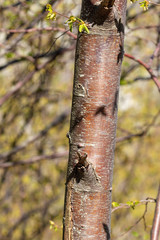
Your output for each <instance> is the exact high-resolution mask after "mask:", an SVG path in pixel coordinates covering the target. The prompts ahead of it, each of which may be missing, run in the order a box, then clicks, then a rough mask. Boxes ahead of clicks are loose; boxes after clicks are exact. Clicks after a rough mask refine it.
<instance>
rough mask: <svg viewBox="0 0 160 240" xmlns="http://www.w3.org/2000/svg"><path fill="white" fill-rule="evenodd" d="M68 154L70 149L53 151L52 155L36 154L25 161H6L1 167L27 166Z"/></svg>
mask: <svg viewBox="0 0 160 240" xmlns="http://www.w3.org/2000/svg"><path fill="white" fill-rule="evenodd" d="M67 154H68V151H65V152H62V153H53V154H50V155H40V156H34V157H32V158H30V159H27V160H25V161H16V162H5V163H0V168H10V167H17V166H20V165H21V166H25V165H30V164H34V163H37V162H40V161H42V160H56V159H58V158H63V157H66V156H67Z"/></svg>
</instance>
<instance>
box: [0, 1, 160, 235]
mask: <svg viewBox="0 0 160 240" xmlns="http://www.w3.org/2000/svg"><path fill="white" fill-rule="evenodd" d="M47 3H50V4H53V7H54V9H56V10H57V11H58V12H60V13H62V14H63V15H67V16H70V15H74V16H78V15H79V12H80V1H76V2H75V1H67V2H66V1H65V2H64V1H61V0H57V1H54V3H53V2H51V1H50V2H49V1H47V0H46V1H44V0H43V1H41V0H40V1H38V2H37V1H34V0H32V1H16V0H13V1H11V0H7V1H6V0H5V1H4V0H2V1H1V3H0V13H1V14H0V57H1V58H0V71H1V74H0V80H1V88H0V105H1V108H0V133H1V134H0V203H1V218H0V239H2V240H5V239H8V240H19V239H23V240H30V239H35V240H36V239H38V240H39V239H40V240H44V239H61V234H62V228H61V224H62V215H63V201H64V183H65V171H66V164H67V161H66V160H67V154H68V140H67V138H64V136H65V135H66V133H67V132H68V129H69V115H70V105H71V92H72V79H73V64H74V61H73V59H74V49H75V42H76V40H75V37H76V35H75V34H76V32H77V30H76V29H74V32H73V33H70V32H69V31H68V26H66V28H65V27H64V22H65V21H66V19H65V18H63V17H60V16H58V15H57V20H56V22H51V21H46V19H45V16H46V14H47V13H46V11H45V6H46V4H47ZM155 3H156V2H155ZM126 54H129V55H128V57H129V56H130V55H131V56H132V57H133V58H132V59H131V58H128V57H127V56H126V57H124V60H123V68H122V77H121V90H120V104H119V116H118V128H117V144H116V156H115V167H114V177H113V201H114V202H118V203H120V202H122V203H123V204H124V205H120V206H118V207H115V208H114V209H113V210H114V212H113V214H112V236H111V238H112V239H116V238H119V239H122V240H124V239H131V240H132V239H134V240H135V239H136V238H137V239H149V237H150V236H149V235H150V230H151V225H152V221H153V214H154V206H155V205H154V204H152V203H149V204H148V205H147V212H145V214H144V210H145V207H146V205H145V204H144V203H145V201H147V200H145V199H146V198H147V197H151V198H156V196H157V188H158V181H159V135H160V134H159V126H160V119H159V92H158V91H157V87H156V85H155V84H154V81H153V78H154V77H153V75H152V74H150V73H151V71H148V70H152V72H153V73H154V75H155V76H156V77H157V79H159V6H158V5H155V4H152V5H151V6H150V7H149V9H148V11H146V12H144V11H142V9H140V8H139V6H138V5H137V6H136V5H135V4H130V3H129V5H128V9H127V26H126V39H125V55H126ZM137 59H138V60H137ZM143 63H145V64H147V65H144V64H143ZM144 66H149V68H144ZM134 200H144V201H143V204H141V205H139V206H136V207H135V210H133V209H132V207H130V205H128V204H127V202H128V201H134ZM148 201H151V200H148ZM153 202H154V200H153ZM126 205H127V206H126ZM126 207H128V208H129V209H130V210H129V209H127V208H126ZM124 208H126V209H124ZM143 215H144V218H143V217H142V216H143ZM139 219H140V221H138V220H139ZM144 219H145V221H144ZM49 220H52V221H53V222H54V225H53V230H50V229H49V225H50V224H49ZM137 222H138V224H136V223H137ZM54 229H55V230H54ZM56 230H57V231H56Z"/></svg>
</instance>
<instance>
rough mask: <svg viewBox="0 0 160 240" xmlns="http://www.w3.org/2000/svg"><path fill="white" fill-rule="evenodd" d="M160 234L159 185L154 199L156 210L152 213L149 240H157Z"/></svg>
mask: <svg viewBox="0 0 160 240" xmlns="http://www.w3.org/2000/svg"><path fill="white" fill-rule="evenodd" d="M159 232H160V184H159V188H158V194H157V199H156V208H155V213H154V220H153V226H152V230H151V238H150V239H151V240H158V239H159Z"/></svg>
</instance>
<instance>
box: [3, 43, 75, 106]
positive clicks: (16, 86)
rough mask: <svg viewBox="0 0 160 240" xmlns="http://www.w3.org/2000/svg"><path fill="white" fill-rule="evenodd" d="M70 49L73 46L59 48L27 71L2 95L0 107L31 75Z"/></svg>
mask: <svg viewBox="0 0 160 240" xmlns="http://www.w3.org/2000/svg"><path fill="white" fill-rule="evenodd" d="M71 49H73V47H70V48H60V49H59V51H58V52H56V54H55V55H53V56H52V57H51V58H50V59H49V60H48V61H46V62H45V63H43V64H40V65H39V66H37V68H36V69H35V70H33V71H32V72H30V73H28V75H27V76H26V77H25V78H24V79H23V80H21V81H20V82H18V83H17V84H16V85H15V86H14V87H12V89H11V90H9V91H8V92H7V93H6V94H5V95H3V96H2V97H1V98H0V107H1V106H2V105H3V104H4V103H5V102H6V101H7V100H8V99H9V98H10V97H11V96H13V95H14V94H15V93H17V92H18V91H19V90H20V89H21V88H22V87H23V86H24V85H25V84H26V83H27V82H28V81H29V80H30V79H31V78H32V77H33V75H34V74H35V73H36V72H37V71H39V70H41V69H43V68H44V67H45V66H46V65H47V64H48V63H50V62H52V61H53V60H54V59H55V58H56V57H57V56H58V55H61V54H63V53H64V52H66V51H70V50H71Z"/></svg>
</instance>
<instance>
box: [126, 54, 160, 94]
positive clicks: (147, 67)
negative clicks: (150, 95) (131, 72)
mask: <svg viewBox="0 0 160 240" xmlns="http://www.w3.org/2000/svg"><path fill="white" fill-rule="evenodd" d="M124 56H125V57H127V58H130V59H132V60H134V61H135V62H138V63H139V64H140V65H142V66H143V67H144V68H145V69H146V70H147V71H148V73H149V74H150V76H151V78H152V79H153V81H154V82H155V84H156V85H157V87H158V90H159V92H160V82H159V80H158V78H157V77H156V75H155V74H154V73H153V70H152V69H151V68H150V66H149V65H148V64H146V63H144V62H143V61H141V60H139V59H136V58H135V57H134V56H132V55H130V54H127V53H125V54H124Z"/></svg>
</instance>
